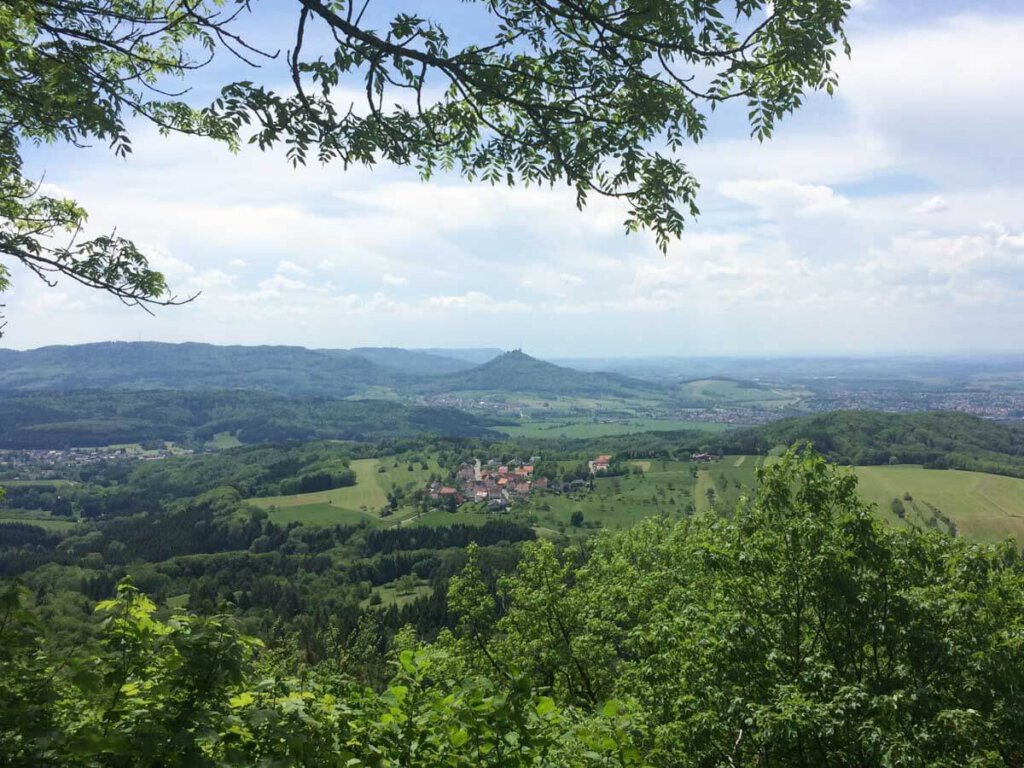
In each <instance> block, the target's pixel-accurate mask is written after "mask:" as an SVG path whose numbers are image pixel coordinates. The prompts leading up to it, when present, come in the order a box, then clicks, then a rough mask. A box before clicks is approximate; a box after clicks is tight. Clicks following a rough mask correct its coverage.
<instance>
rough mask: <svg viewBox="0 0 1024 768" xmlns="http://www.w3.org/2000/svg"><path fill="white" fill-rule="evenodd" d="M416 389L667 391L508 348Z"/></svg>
mask: <svg viewBox="0 0 1024 768" xmlns="http://www.w3.org/2000/svg"><path fill="white" fill-rule="evenodd" d="M414 386H415V389H416V391H418V392H422V393H436V392H502V391H504V392H514V393H517V394H527V393H529V394H538V395H558V396H563V397H651V396H652V395H654V396H665V395H666V391H665V390H664V388H663V387H661V386H660V385H658V384H653V383H651V382H648V381H642V380H640V379H632V378H629V377H628V376H620V375H619V374H614V373H588V372H585V371H577V370H575V369H573V368H563V367H561V366H558V365H554V364H553V363H547V362H544V361H543V360H538V359H537V358H535V357H530V356H529V355H527V354H524V353H523V352H521V351H519V350H513V351H511V352H505V353H503V354H501V355H499V356H498V357H496V358H494V359H493V360H490V361H488V362H486V363H484V364H483V365H479V366H477V367H476V368H470V369H469V370H467V371H460V372H458V373H453V374H448V375H445V376H438V377H435V378H433V379H430V380H429V381H420V382H417V383H416V384H415V385H414Z"/></svg>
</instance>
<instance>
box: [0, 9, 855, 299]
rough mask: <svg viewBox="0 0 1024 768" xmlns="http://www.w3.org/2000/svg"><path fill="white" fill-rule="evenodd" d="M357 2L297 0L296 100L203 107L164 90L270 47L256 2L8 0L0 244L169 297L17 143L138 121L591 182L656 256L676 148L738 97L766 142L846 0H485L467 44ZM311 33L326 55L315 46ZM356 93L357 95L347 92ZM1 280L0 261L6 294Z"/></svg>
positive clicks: (422, 164)
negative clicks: (260, 29) (34, 174)
mask: <svg viewBox="0 0 1024 768" xmlns="http://www.w3.org/2000/svg"><path fill="white" fill-rule="evenodd" d="M367 5H368V4H367V3H363V2H356V0H328V1H324V0H296V2H295V7H296V33H295V37H294V42H293V43H292V45H291V47H290V50H289V52H288V56H287V63H288V69H289V70H290V74H291V81H292V85H293V86H294V90H293V92H278V91H274V90H271V89H270V88H269V87H268V86H267V85H266V84H259V83H253V82H249V81H239V82H234V83H229V84H227V85H226V86H225V87H224V88H223V90H222V93H221V95H220V96H219V97H218V98H217V99H215V100H214V102H213V103H212V104H210V105H207V106H205V107H202V108H200V106H198V105H196V104H194V103H192V101H191V100H189V99H188V98H186V95H185V92H184V91H174V90H170V88H172V87H176V86H172V85H169V84H173V83H174V81H176V80H177V81H181V80H184V81H185V83H186V87H187V82H188V78H189V75H191V74H192V73H193V72H194V71H195V70H197V69H200V68H202V67H203V66H205V65H206V64H207V63H208V62H209V61H210V59H211V58H212V56H213V55H214V54H215V53H217V52H220V51H225V50H226V51H230V52H231V53H233V54H234V55H236V56H238V57H240V58H242V59H243V60H245V61H249V60H250V59H252V58H255V57H259V56H262V55H265V54H263V53H262V52H260V51H257V50H254V49H253V48H252V47H250V46H249V45H248V44H247V43H246V41H245V40H244V39H242V38H241V37H240V36H239V35H238V33H237V25H236V23H235V22H236V17H237V16H238V15H239V14H240V13H242V12H247V11H249V9H250V0H66V1H65V0H61V1H60V2H58V1H57V0H43V1H41V2H39V1H37V0H16V1H15V2H9V3H5V4H4V7H3V10H2V11H0V42H2V45H3V50H4V55H3V56H2V57H0V116H2V121H0V125H2V127H0V254H3V256H4V257H6V259H8V260H13V261H17V262H20V263H21V264H23V265H25V266H26V267H27V268H28V269H30V270H31V271H33V272H35V273H36V274H37V275H38V276H39V277H41V278H43V279H44V280H47V281H51V280H52V279H53V278H54V277H56V276H65V277H69V278H71V279H74V280H77V281H78V282H81V283H83V284H85V285H88V286H90V287H94V288H98V289H101V290H105V291H108V292H110V293H112V294H114V295H115V296H117V297H118V298H120V299H121V300H122V301H124V302H126V303H128V304H133V305H141V306H144V307H145V306H147V305H151V304H159V303H176V302H177V301H178V299H177V298H175V297H174V296H173V295H172V294H170V293H169V289H168V287H167V285H166V283H165V281H164V278H163V276H162V275H161V274H160V273H158V272H156V271H154V270H153V269H151V268H150V266H149V264H148V262H147V261H146V258H145V256H144V255H143V254H142V253H141V252H140V251H139V250H138V248H137V247H136V246H135V245H134V244H133V243H132V242H131V241H130V240H128V239H125V238H123V237H120V236H118V235H116V234H111V235H107V236H103V237H94V238H90V239H85V238H84V237H83V235H82V229H83V226H84V223H85V220H86V213H85V211H84V210H83V209H82V207H81V206H79V205H78V204H76V203H75V202H74V201H72V200H69V199H65V198H63V197H61V196H60V195H59V194H57V193H53V192H51V191H49V190H47V189H46V188H45V187H43V186H41V185H40V184H39V183H38V180H31V179H28V178H26V177H25V176H24V175H23V160H22V146H23V144H24V143H25V142H30V143H35V144H38V143H41V142H54V141H63V142H69V143H71V144H74V145H81V144H84V143H87V142H89V141H100V142H103V143H106V144H108V145H109V146H110V148H111V149H112V150H113V151H114V152H115V154H118V155H126V154H127V153H128V152H129V151H130V149H131V142H130V139H129V137H128V134H127V120H128V118H129V117H131V116H138V117H141V118H144V119H147V120H149V121H151V122H153V123H155V124H156V125H157V126H159V128H160V129H161V130H162V131H164V132H169V131H176V132H184V133H189V134H200V135H205V136H210V137H213V138H215V139H217V140H221V141H224V142H226V143H227V144H228V146H230V147H232V148H236V147H238V146H239V145H240V144H241V143H244V142H245V141H248V142H250V143H253V144H256V145H257V146H259V147H260V148H261V149H267V148H270V147H273V146H275V145H278V144H283V145H284V146H285V147H286V151H287V155H288V157H289V159H290V160H291V161H292V162H294V163H305V162H306V161H307V160H308V159H311V158H315V159H317V160H319V161H321V162H331V161H338V162H340V163H342V164H343V165H344V166H346V167H347V166H350V165H367V166H372V165H375V164H377V163H379V162H388V163H393V164H397V165H402V166H412V167H414V168H415V169H416V170H417V171H418V172H419V173H420V175H421V176H423V177H424V178H428V177H430V176H432V175H433V174H435V173H437V172H439V171H448V170H451V171H455V172H458V173H460V174H461V175H463V176H464V177H466V178H468V179H471V180H481V181H485V182H490V183H492V184H494V183H508V184H516V183H524V184H555V183H565V184H567V185H569V186H570V187H571V188H573V189H574V191H575V194H576V199H577V204H578V205H579V206H580V207H582V206H583V205H585V204H586V202H587V200H588V198H589V197H590V196H591V195H593V194H598V195H603V196H608V197H613V198H617V199H621V200H623V201H624V203H625V205H626V208H627V210H628V214H627V218H626V220H625V226H626V229H627V230H628V231H634V230H639V229H649V230H651V231H653V233H654V234H655V236H656V238H657V241H658V244H659V245H660V247H661V248H662V249H664V248H665V247H666V245H667V243H668V241H669V239H670V238H672V237H674V236H678V235H679V234H680V233H681V232H682V229H683V225H684V219H685V216H686V215H695V214H696V213H697V207H696V192H697V186H698V185H697V180H696V179H695V178H694V177H693V176H692V174H691V173H690V172H689V170H688V169H687V167H686V164H685V162H684V160H683V159H682V158H681V157H680V154H681V152H682V150H683V147H684V146H685V145H686V144H687V143H688V142H690V141H699V140H700V139H701V138H703V136H704V135H705V132H706V130H707V114H708V112H709V111H710V110H712V109H714V108H715V107H716V106H717V105H719V104H721V103H723V102H727V101H731V100H740V101H741V102H744V103H745V105H746V108H747V111H748V117H749V121H750V126H751V131H752V133H753V135H754V136H756V137H757V138H758V139H761V140H763V139H765V138H767V137H769V136H770V135H771V132H772V129H773V127H774V125H775V122H776V120H777V119H779V118H780V117H782V116H783V115H785V114H786V113H787V112H791V111H792V110H794V109H796V108H797V107H799V106H800V104H801V101H802V99H803V98H804V94H805V93H806V91H808V90H812V89H822V88H823V89H826V90H828V91H829V92H831V91H832V89H833V88H834V87H835V85H836V77H835V74H834V73H833V71H832V60H833V57H834V55H835V53H836V48H837V45H838V44H842V45H844V46H845V44H846V41H845V37H844V34H843V22H844V20H845V17H846V14H847V11H848V10H849V0H774V2H768V1H767V0H694V1H693V2H678V1H677V0H643V1H642V2H640V1H639V0H598V1H590V2H579V1H578V0H572V2H559V3H553V2H548V1H547V0H479V1H478V5H479V6H480V8H481V9H482V10H483V11H485V12H486V16H487V18H488V20H489V22H490V24H489V26H488V27H487V28H485V31H483V32H481V33H480V34H479V36H478V38H477V39H472V40H470V41H468V42H466V43H465V44H460V43H455V42H453V39H454V35H452V34H449V31H448V30H446V29H445V27H444V26H443V25H442V24H441V23H439V22H437V21H434V20H432V19H431V18H430V17H429V14H430V13H431V12H432V11H433V10H434V9H433V8H432V7H431V6H430V5H429V4H426V3H422V2H418V3H411V4H410V5H411V8H410V9H405V8H401V9H400V10H399V11H398V12H396V13H395V14H394V16H393V17H392V18H391V19H390V20H387V19H378V20H377V21H376V22H371V21H370V18H371V17H373V16H374V12H373V9H371V11H370V13H366V11H367ZM254 8H255V11H254V12H255V13H259V12H260V9H259V7H258V6H254ZM467 12H468V11H467V10H466V9H460V10H459V11H458V13H460V14H463V13H467ZM314 27H316V28H317V29H316V32H317V33H319V34H320V35H321V36H322V34H323V32H324V31H326V32H327V33H328V34H329V35H330V39H331V40H332V41H333V43H332V44H331V45H330V46H328V47H329V48H331V49H332V50H328V51H324V50H323V47H322V46H319V45H313V46H311V45H309V44H308V42H307V38H308V37H313V36H314V33H313V32H311V31H310V30H312V29H313V28H314ZM310 48H312V49H313V50H312V51H311V50H309V49H310ZM353 85H354V86H356V87H357V88H358V89H361V90H362V91H363V92H364V93H365V98H364V99H361V101H362V102H363V103H362V104H361V106H360V107H356V106H355V105H354V104H351V105H348V104H347V103H343V101H342V99H340V98H339V97H340V96H342V95H343V94H344V93H345V92H346V89H347V88H350V87H352V86H353ZM8 277H9V272H8V271H7V269H6V268H0V289H3V288H6V287H7V285H8ZM187 300H189V299H187V298H186V299H185V301H187Z"/></svg>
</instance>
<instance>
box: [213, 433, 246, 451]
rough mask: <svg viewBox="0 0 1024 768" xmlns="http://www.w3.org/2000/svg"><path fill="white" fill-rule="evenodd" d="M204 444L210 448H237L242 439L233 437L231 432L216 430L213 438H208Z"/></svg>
mask: <svg viewBox="0 0 1024 768" xmlns="http://www.w3.org/2000/svg"><path fill="white" fill-rule="evenodd" d="M206 444H207V446H209V447H210V448H215V449H216V450H218V451H223V450H226V449H228V448H237V447H238V446H240V445H241V444H242V441H241V440H239V439H238V438H237V437H235V435H234V433H233V432H218V433H217V434H215V435H214V436H213V440H209V441H208V442H207V443H206Z"/></svg>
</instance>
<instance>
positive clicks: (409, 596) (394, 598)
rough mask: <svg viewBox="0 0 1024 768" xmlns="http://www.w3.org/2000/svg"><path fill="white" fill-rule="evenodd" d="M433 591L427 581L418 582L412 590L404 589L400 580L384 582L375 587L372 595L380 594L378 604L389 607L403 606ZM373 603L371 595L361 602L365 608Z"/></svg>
mask: <svg viewBox="0 0 1024 768" xmlns="http://www.w3.org/2000/svg"><path fill="white" fill-rule="evenodd" d="M432 591H433V590H432V588H431V586H430V585H429V584H427V583H426V582H425V581H421V582H417V583H416V584H415V585H414V586H413V588H412V590H411V591H410V590H406V589H403V588H402V587H400V586H399V582H397V581H393V582H391V583H390V584H383V585H381V586H379V587H376V588H374V590H373V592H372V593H371V595H380V602H379V603H377V605H378V606H380V607H381V608H389V607H390V606H392V605H393V606H395V607H397V608H401V607H402V606H403V605H407V604H408V603H411V602H413V601H414V600H416V599H417V598H419V597H424V596H427V595H429V594H430V593H431V592H432ZM373 604H374V603H373V602H371V598H370V597H368V598H366V599H364V600H362V601H361V602H360V605H361V606H362V607H363V608H366V607H368V606H370V605H373Z"/></svg>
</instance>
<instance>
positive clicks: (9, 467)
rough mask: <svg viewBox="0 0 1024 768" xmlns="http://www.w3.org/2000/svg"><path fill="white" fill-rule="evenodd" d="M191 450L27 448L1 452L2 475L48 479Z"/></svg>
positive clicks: (122, 447) (159, 458) (166, 448)
mask: <svg viewBox="0 0 1024 768" xmlns="http://www.w3.org/2000/svg"><path fill="white" fill-rule="evenodd" d="M191 453H192V451H191V450H188V449H183V448H178V447H172V446H170V445H169V444H168V445H165V446H164V447H163V448H160V449H150V450H143V449H142V448H140V447H138V446H137V445H132V446H107V447H96V448H62V449H54V450H46V449H36V448H23V449H17V450H0V471H3V472H5V473H18V474H14V475H13V478H14V479H25V478H29V477H47V476H50V475H52V474H53V473H66V472H67V471H68V470H73V469H81V468H83V467H88V466H92V465H94V464H100V463H104V462H119V461H159V460H161V459H166V458H170V457H171V456H183V455H187V454H191Z"/></svg>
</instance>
